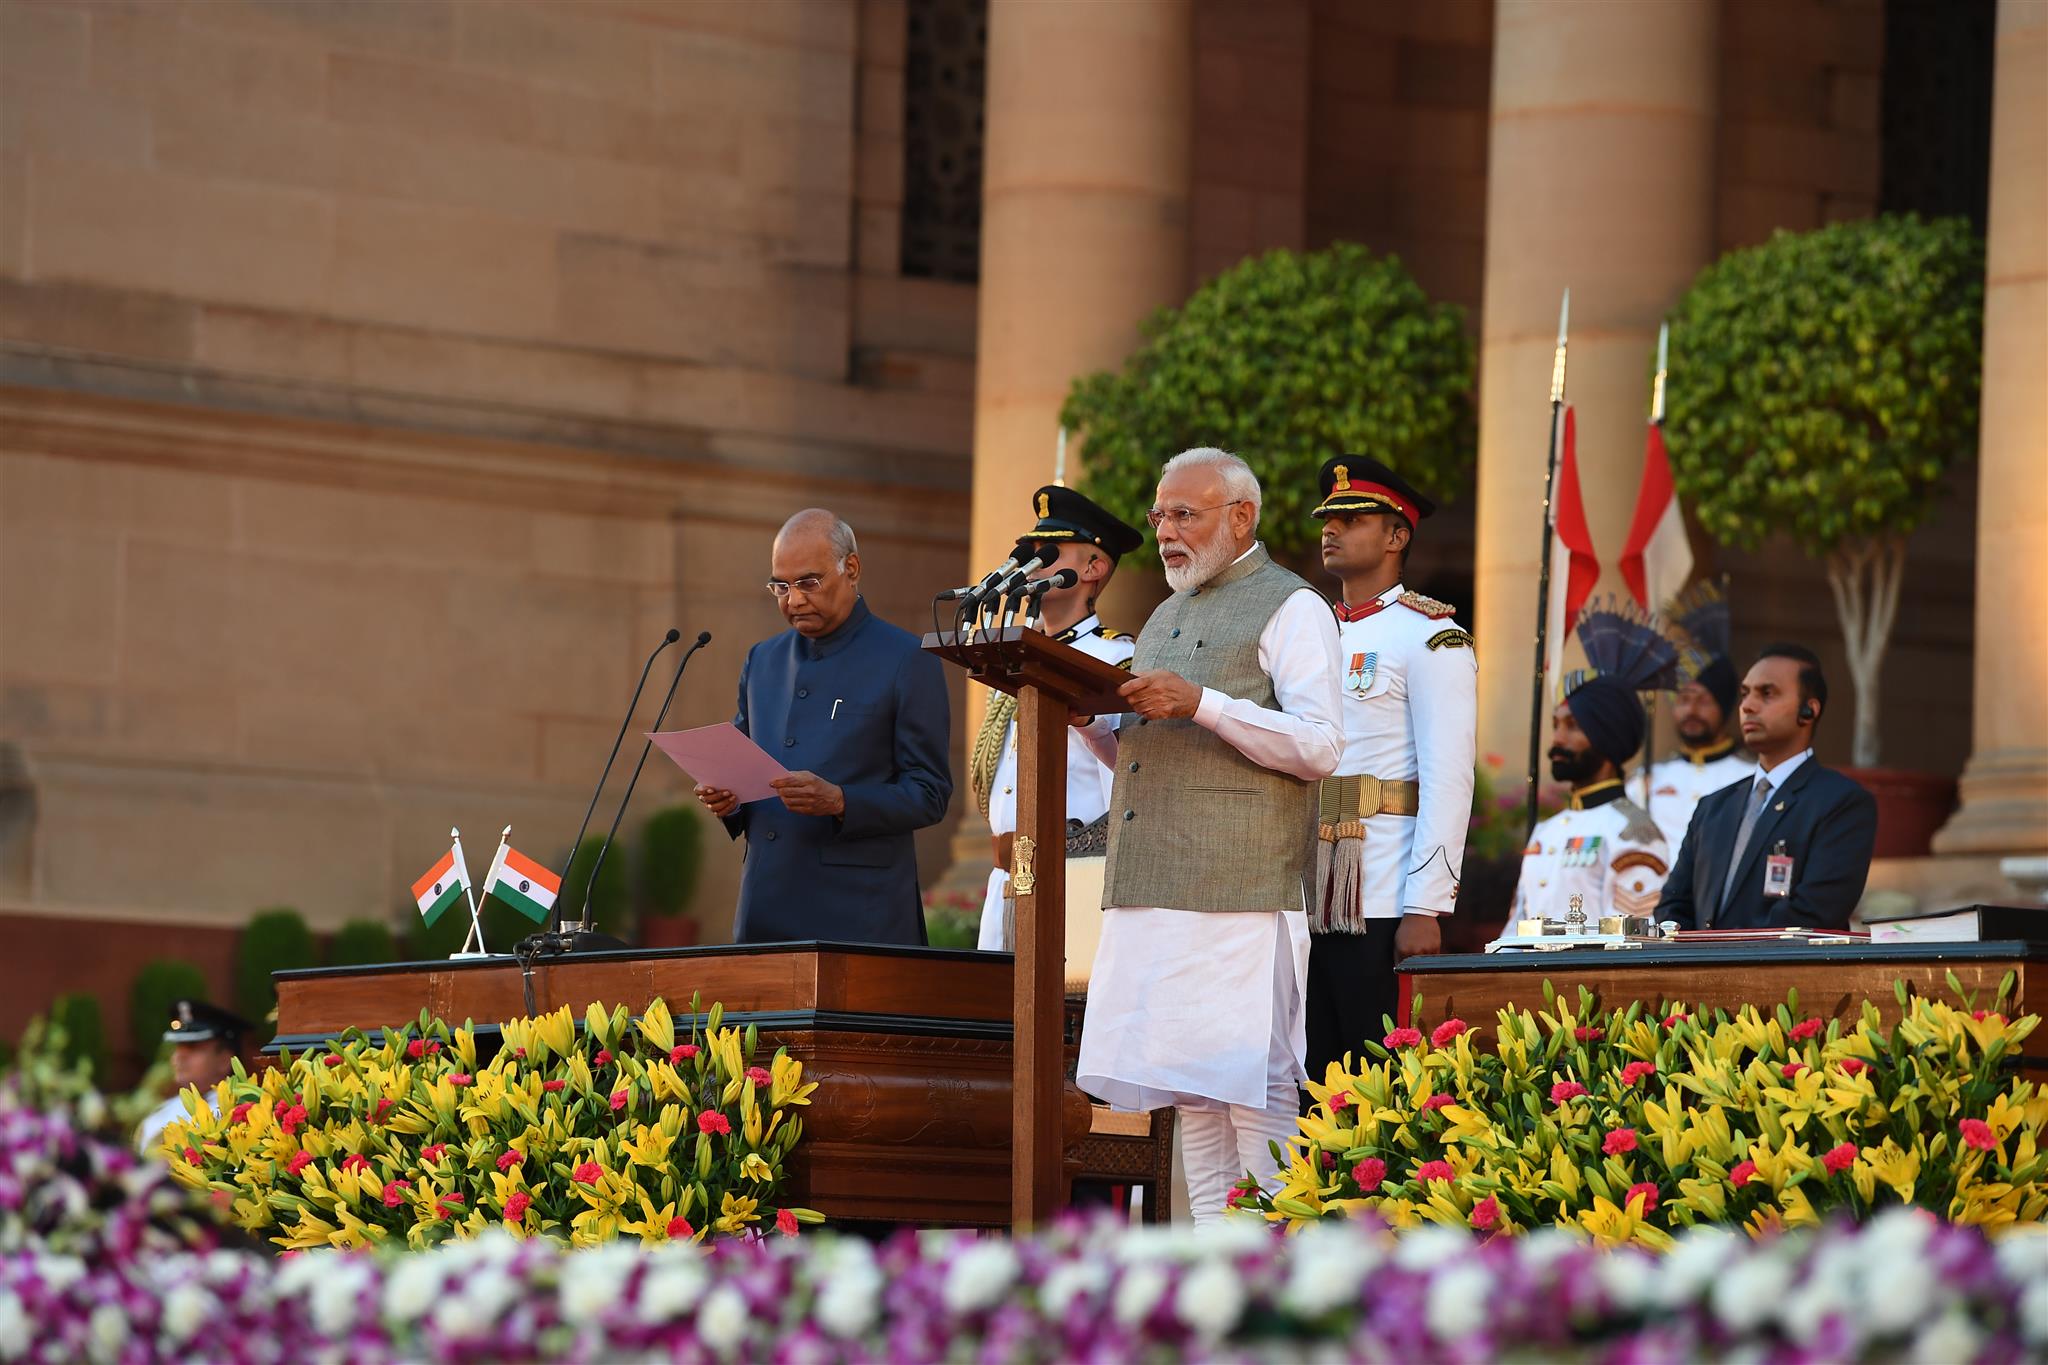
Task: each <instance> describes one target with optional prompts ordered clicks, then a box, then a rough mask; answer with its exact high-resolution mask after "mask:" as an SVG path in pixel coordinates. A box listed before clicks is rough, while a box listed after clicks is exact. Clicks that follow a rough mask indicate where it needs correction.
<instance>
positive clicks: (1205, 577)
mask: <svg viewBox="0 0 2048 1365" xmlns="http://www.w3.org/2000/svg"><path fill="white" fill-rule="evenodd" d="M1181 545H1182V546H1183V547H1184V548H1185V549H1186V550H1187V551H1188V558H1187V560H1186V561H1185V562H1184V563H1182V565H1181V566H1180V567H1179V568H1177V569H1176V568H1170V567H1168V568H1167V569H1166V586H1167V587H1169V588H1171V589H1173V590H1174V591H1175V592H1186V591H1187V590H1188V589H1189V588H1199V587H1201V586H1202V585H1203V584H1204V583H1207V582H1208V581H1209V580H1210V579H1212V578H1214V577H1215V576H1216V575H1217V574H1219V573H1222V572H1223V571H1224V570H1225V569H1227V568H1229V567H1230V565H1231V564H1232V563H1233V562H1234V561H1235V560H1236V559H1237V554H1236V552H1235V549H1234V547H1233V546H1232V545H1231V543H1230V537H1229V536H1226V535H1223V534H1221V533H1219V534H1218V535H1217V537H1216V539H1214V540H1213V541H1211V542H1209V543H1208V544H1207V545H1204V546H1202V547H1201V548H1200V549H1196V548H1195V547H1194V546H1192V545H1189V544H1188V543H1187V542H1186V541H1182V542H1181ZM1162 567H1165V566H1162Z"/></svg>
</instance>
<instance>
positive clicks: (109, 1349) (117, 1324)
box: [85, 1303, 128, 1361]
mask: <svg viewBox="0 0 2048 1365" xmlns="http://www.w3.org/2000/svg"><path fill="white" fill-rule="evenodd" d="M85 1336H86V1351H87V1353H88V1354H89V1355H91V1356H92V1358H93V1359H94V1360H107V1361H112V1360H119V1359H120V1358H121V1348H122V1347H123V1346H126V1345H127V1344H128V1317H127V1315H126V1314H125V1313H123V1312H122V1311H121V1310H120V1309H119V1308H117V1307H115V1306H114V1305H113V1304H111V1303H103V1304H101V1305H100V1306H99V1307H97V1308H95V1309H93V1310H92V1316H91V1317H90V1318H88V1319H86V1323H85Z"/></svg>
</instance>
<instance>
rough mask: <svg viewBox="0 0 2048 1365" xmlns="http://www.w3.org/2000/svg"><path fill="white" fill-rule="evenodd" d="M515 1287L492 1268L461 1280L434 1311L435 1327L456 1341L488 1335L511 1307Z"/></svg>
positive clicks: (480, 1269) (510, 1279) (515, 1294)
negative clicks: (500, 1317)
mask: <svg viewBox="0 0 2048 1365" xmlns="http://www.w3.org/2000/svg"><path fill="white" fill-rule="evenodd" d="M517 1297H518V1287H517V1286H516V1285H515V1284H514V1283H513V1281H512V1278H511V1277H510V1276H509V1275H507V1274H505V1272H504V1271H502V1270H499V1269H497V1268H496V1267H495V1266H484V1267H481V1268H479V1269H478V1270H476V1271H475V1272H474V1273H472V1274H470V1275H469V1276H467V1277H466V1278H464V1279H463V1280H462V1282H461V1283H460V1284H458V1285H456V1286H455V1288H453V1289H452V1290H450V1291H449V1292H448V1293H447V1294H446V1295H444V1296H443V1297H442V1299H441V1302H440V1303H439V1304H437V1305H435V1307H434V1326H435V1327H436V1328H437V1329H439V1330H440V1331H441V1333H442V1334H443V1335H445V1336H448V1337H453V1338H455V1339H456V1340H458V1341H462V1340H467V1339H469V1338H471V1337H476V1336H481V1335H483V1334H484V1333H486V1332H488V1331H489V1330H490V1328H491V1326H492V1324H494V1323H495V1322H497V1320H498V1318H499V1316H500V1315H501V1314H503V1313H504V1312H505V1311H506V1310H507V1309H509V1308H510V1307H512V1303H513V1300H514V1299H515V1298H517Z"/></svg>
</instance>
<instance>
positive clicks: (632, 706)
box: [561, 626, 701, 882]
mask: <svg viewBox="0 0 2048 1365" xmlns="http://www.w3.org/2000/svg"><path fill="white" fill-rule="evenodd" d="M682 638H683V633H682V632H681V631H679V630H677V629H676V628H675V627H674V626H670V627H669V631H668V634H666V635H664V636H662V637H661V643H660V644H658V645H656V646H655V647H654V653H653V654H650V655H648V656H647V662H646V663H644V664H642V665H641V666H640V681H639V683H638V684H637V685H635V686H634V688H633V700H631V701H629V702H627V703H626V716H625V719H623V720H621V721H620V722H619V734H618V738H616V739H614V740H613V741H612V751H611V754H610V755H609V756H608V757H607V758H606V759H605V761H604V771H603V772H601V773H599V774H598V775H597V788H596V790H594V791H592V792H591V793H590V804H589V805H588V806H586V807H584V809H583V823H582V824H581V825H579V826H577V827H576V838H575V840H574V842H572V843H571V844H570V845H569V856H568V858H567V859H566V860H565V861H564V862H563V863H562V877H561V879H562V880H563V881H564V882H566V881H568V880H569V864H570V863H573V862H574V861H575V860H576V850H577V849H578V848H580V847H581V846H582V844H583V836H584V835H585V834H586V833H588V832H589V830H590V817H591V815H592V814H593V813H594V812H595V811H596V810H597V798H598V797H599V796H601V795H603V793H604V781H605V779H606V778H608V777H610V776H611V775H612V762H613V760H614V759H616V758H618V756H619V746H620V745H621V744H623V743H625V742H626V727H627V726H629V725H631V724H632V723H633V712H634V711H636V710H638V709H639V706H640V694H641V692H643V691H645V690H646V688H647V674H648V673H649V672H650V671H651V670H652V669H653V668H654V660H655V656H656V655H658V654H660V653H661V651H663V650H664V649H667V648H668V647H669V646H670V645H672V644H674V643H675V642H676V641H678V640H680V639H682ZM700 643H701V642H700ZM685 657H687V656H685Z"/></svg>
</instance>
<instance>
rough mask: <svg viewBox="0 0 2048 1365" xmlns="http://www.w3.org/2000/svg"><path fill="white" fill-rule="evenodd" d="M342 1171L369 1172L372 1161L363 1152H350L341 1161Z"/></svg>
mask: <svg viewBox="0 0 2048 1365" xmlns="http://www.w3.org/2000/svg"><path fill="white" fill-rule="evenodd" d="M341 1169H343V1170H344V1171H367V1170H369V1169H370V1159H369V1158H368V1157H366V1156H364V1155H363V1154H362V1153H361V1152H350V1153H349V1154H348V1155H347V1156H345V1157H343V1158H342V1159H341Z"/></svg>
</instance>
